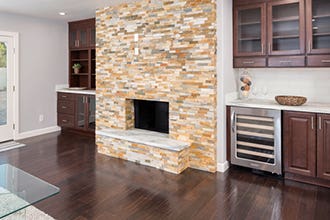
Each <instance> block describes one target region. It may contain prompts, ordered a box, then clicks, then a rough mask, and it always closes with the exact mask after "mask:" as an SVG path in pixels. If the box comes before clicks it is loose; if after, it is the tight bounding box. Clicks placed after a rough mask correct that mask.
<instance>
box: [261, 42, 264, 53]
mask: <svg viewBox="0 0 330 220" xmlns="http://www.w3.org/2000/svg"><path fill="white" fill-rule="evenodd" d="M264 52H265V45H264V44H261V53H262V54H264Z"/></svg>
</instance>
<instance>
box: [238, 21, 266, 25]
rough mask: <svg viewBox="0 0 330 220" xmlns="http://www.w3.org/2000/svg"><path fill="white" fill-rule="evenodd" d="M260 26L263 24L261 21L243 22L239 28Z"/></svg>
mask: <svg viewBox="0 0 330 220" xmlns="http://www.w3.org/2000/svg"><path fill="white" fill-rule="evenodd" d="M257 24H258V25H260V24H261V22H260V21H251V22H242V23H240V24H238V25H239V26H245V25H257Z"/></svg>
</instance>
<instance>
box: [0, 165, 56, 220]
mask: <svg viewBox="0 0 330 220" xmlns="http://www.w3.org/2000/svg"><path fill="white" fill-rule="evenodd" d="M59 191H60V189H59V188H57V187H56V186H53V185H51V184H49V183H47V182H45V181H43V180H41V179H39V178H37V177H35V176H32V175H31V174H29V173H27V172H25V171H23V170H21V169H18V168H16V167H14V166H12V165H10V164H2V165H0V219H1V218H3V217H5V216H8V215H10V214H12V213H14V212H17V211H19V210H22V209H24V208H26V207H28V206H30V205H33V204H35V203H37V202H39V201H41V200H44V199H46V198H49V197H51V196H53V195H55V194H57V193H58V192H59Z"/></svg>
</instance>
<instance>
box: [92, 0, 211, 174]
mask: <svg viewBox="0 0 330 220" xmlns="http://www.w3.org/2000/svg"><path fill="white" fill-rule="evenodd" d="M215 22H216V5H215V1H214V0H171V1H160V0H142V1H139V2H138V3H132V4H122V5H119V6H116V7H107V8H104V9H100V10H98V11H97V13H96V33H97V50H96V56H97V62H96V64H97V66H96V71H97V76H96V88H97V89H96V99H97V109H96V126H97V130H102V129H104V128H117V129H130V128H132V127H133V126H134V117H133V115H134V113H133V111H134V109H133V104H132V103H133V102H132V99H145V100H158V101H165V102H169V124H170V125H169V126H170V127H169V137H170V138H172V139H176V140H180V141H184V142H188V143H190V144H191V147H190V149H189V151H185V152H181V154H183V155H184V154H187V152H188V153H189V158H188V160H189V161H187V162H186V163H187V164H188V165H187V164H186V165H183V166H189V167H192V168H197V169H201V170H207V171H211V172H214V171H216V55H215V54H216V51H215V50H216V27H215ZM134 34H138V35H139V39H138V41H134ZM134 48H138V49H139V55H135V54H134ZM96 138H97V140H96V141H97V145H98V147H99V148H98V149H99V152H101V153H104V154H108V155H111V156H114V157H119V158H123V159H127V158H125V156H124V154H128V153H129V151H134V149H135V148H140V149H142V148H143V150H141V151H140V154H141V153H142V154H145V155H147V154H148V153H150V152H151V153H152V154H153V155H154V156H155V157H153V156H151V155H149V156H150V157H151V158H157V157H159V156H158V153H155V152H153V149H151V148H149V147H148V146H138V144H134V143H129V142H122V141H120V140H115V139H111V138H108V137H105V136H101V135H97V137H96ZM123 146H126V147H123ZM119 148H120V150H118V149H119ZM116 149H117V150H116ZM122 151H124V152H125V153H124V154H123V152H122ZM110 152H112V153H110ZM144 152H145V153H144ZM172 153H173V152H172ZM176 154H178V153H176ZM172 156H173V155H172V154H171V155H169V156H167V155H166V156H165V157H160V160H166V159H165V158H172ZM174 157H175V156H174ZM130 160H132V159H130ZM147 160H148V159H147ZM152 160H153V159H152ZM173 160H174V159H173ZM155 163H156V162H155ZM184 164H185V163H184ZM163 166H165V165H163ZM169 166H170V165H169ZM156 167H157V166H156ZM158 167H160V165H159V166H158ZM176 169H178V170H180V169H181V168H176Z"/></svg>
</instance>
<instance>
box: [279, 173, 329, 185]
mask: <svg viewBox="0 0 330 220" xmlns="http://www.w3.org/2000/svg"><path fill="white" fill-rule="evenodd" d="M284 178H285V179H288V180H294V181H298V182H302V183H309V184H313V185H318V186H324V187H328V188H330V180H325V179H319V178H315V177H307V176H302V175H299V174H293V173H285V174H284Z"/></svg>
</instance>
